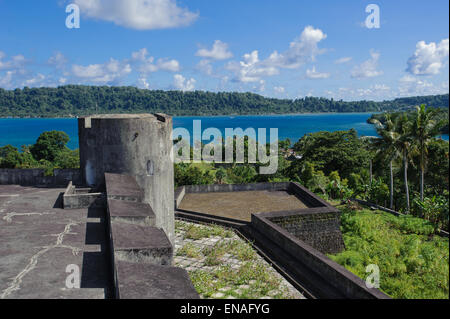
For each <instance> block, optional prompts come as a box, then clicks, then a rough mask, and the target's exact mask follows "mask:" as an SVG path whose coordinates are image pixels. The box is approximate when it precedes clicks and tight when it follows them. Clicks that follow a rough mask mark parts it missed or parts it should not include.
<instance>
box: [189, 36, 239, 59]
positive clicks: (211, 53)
mask: <svg viewBox="0 0 450 319" xmlns="http://www.w3.org/2000/svg"><path fill="white" fill-rule="evenodd" d="M195 55H196V56H199V57H202V58H207V59H211V60H227V59H230V58H232V57H233V53H231V51H229V49H228V44H226V43H224V42H222V41H220V40H216V41H215V42H214V44H213V47H212V48H211V50H208V49H200V50H198V51H197V53H196V54H195Z"/></svg>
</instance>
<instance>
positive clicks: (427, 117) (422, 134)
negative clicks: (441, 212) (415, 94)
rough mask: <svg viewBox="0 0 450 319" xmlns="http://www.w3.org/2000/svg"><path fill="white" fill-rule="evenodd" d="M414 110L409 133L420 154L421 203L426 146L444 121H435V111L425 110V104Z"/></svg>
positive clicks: (437, 132)
mask: <svg viewBox="0 0 450 319" xmlns="http://www.w3.org/2000/svg"><path fill="white" fill-rule="evenodd" d="M416 110H417V112H416V113H415V114H414V115H415V116H414V119H413V123H412V130H411V133H412V137H413V138H414V139H415V144H416V145H415V146H416V147H417V148H418V152H419V153H420V201H422V202H423V197H424V180H425V167H426V156H427V154H428V144H429V143H430V141H431V140H432V139H433V138H434V137H435V136H436V135H438V134H439V131H440V129H441V128H442V126H443V125H444V121H438V120H437V119H436V115H437V109H434V108H426V106H425V104H422V105H421V106H416Z"/></svg>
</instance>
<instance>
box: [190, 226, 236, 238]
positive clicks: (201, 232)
mask: <svg viewBox="0 0 450 319" xmlns="http://www.w3.org/2000/svg"><path fill="white" fill-rule="evenodd" d="M184 230H185V231H186V233H185V235H184V238H188V239H193V240H199V239H202V238H210V237H214V236H219V237H223V238H230V237H232V236H233V235H234V232H233V231H231V230H228V229H226V228H224V227H221V226H218V225H213V226H202V225H194V224H189V225H185V226H184Z"/></svg>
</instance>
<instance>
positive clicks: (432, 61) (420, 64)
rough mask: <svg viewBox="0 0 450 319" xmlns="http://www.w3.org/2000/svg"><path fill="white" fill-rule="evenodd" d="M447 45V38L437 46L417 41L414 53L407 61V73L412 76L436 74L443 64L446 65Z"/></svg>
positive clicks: (432, 43)
mask: <svg viewBox="0 0 450 319" xmlns="http://www.w3.org/2000/svg"><path fill="white" fill-rule="evenodd" d="M448 53H449V44H448V38H447V39H444V40H442V41H441V42H440V43H439V44H436V43H435V42H430V43H429V44H427V43H425V41H419V42H417V45H416V52H414V55H413V56H411V57H410V58H409V60H408V68H407V69H406V71H407V72H409V73H411V74H414V75H434V74H438V73H439V72H440V70H441V69H442V68H443V66H444V65H445V63H448Z"/></svg>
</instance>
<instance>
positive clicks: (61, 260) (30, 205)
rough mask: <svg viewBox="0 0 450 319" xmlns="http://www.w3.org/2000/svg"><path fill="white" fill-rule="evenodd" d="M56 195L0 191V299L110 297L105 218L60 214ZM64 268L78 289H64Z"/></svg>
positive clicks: (96, 212)
mask: <svg viewBox="0 0 450 319" xmlns="http://www.w3.org/2000/svg"><path fill="white" fill-rule="evenodd" d="M62 192H64V189H50V188H48V189H42V188H33V187H21V186H15V185H7V186H4V185H0V299H35V298H37V299H59V298H61V299H85V298H86V299H97V298H105V297H110V296H111V287H112V280H111V273H110V268H109V256H108V253H107V252H108V247H107V240H106V238H107V237H106V227H105V215H104V213H105V212H104V210H103V209H78V210H70V211H67V210H63V209H62V208H61V206H60V201H61V196H60V194H61V193H62ZM68 265H77V266H78V268H79V270H80V272H79V278H80V286H81V289H76V288H75V289H69V288H68V287H66V279H67V277H68V276H69V275H70V273H66V268H67V266H68Z"/></svg>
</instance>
